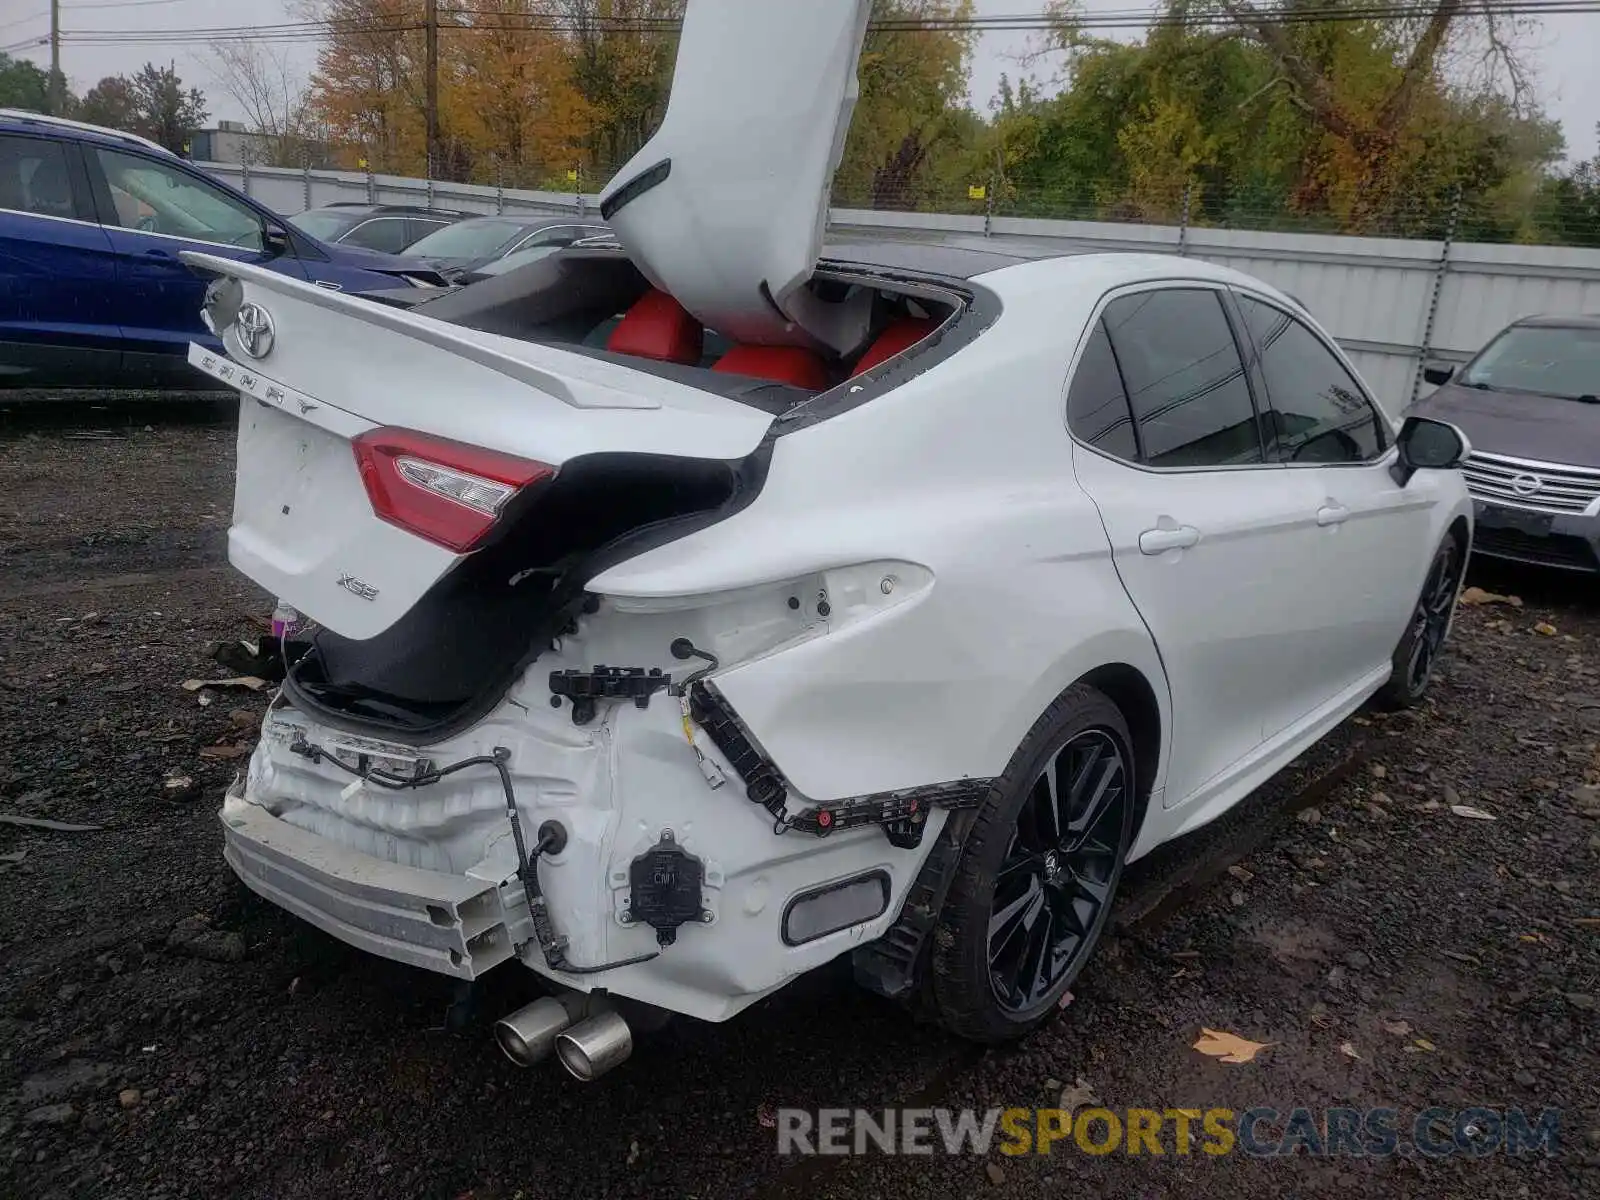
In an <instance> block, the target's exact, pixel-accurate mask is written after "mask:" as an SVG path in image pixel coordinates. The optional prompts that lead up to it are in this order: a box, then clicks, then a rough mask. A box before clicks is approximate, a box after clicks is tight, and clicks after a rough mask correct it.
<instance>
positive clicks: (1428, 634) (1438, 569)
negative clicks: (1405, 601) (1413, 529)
mask: <svg viewBox="0 0 1600 1200" xmlns="http://www.w3.org/2000/svg"><path fill="white" fill-rule="evenodd" d="M1466 567H1467V555H1466V547H1465V546H1463V545H1462V544H1461V540H1460V539H1459V538H1457V537H1456V535H1455V534H1453V533H1449V534H1446V535H1445V538H1444V541H1442V542H1440V543H1439V548H1438V549H1437V550H1435V551H1434V554H1433V561H1432V562H1431V563H1429V564H1428V574H1427V576H1426V578H1425V579H1424V581H1423V584H1422V592H1421V594H1420V595H1419V596H1418V597H1417V604H1416V607H1415V608H1413V609H1412V610H1411V617H1410V619H1409V620H1408V622H1407V623H1406V631H1405V633H1404V634H1402V635H1401V637H1400V643H1399V645H1397V646H1396V647H1395V648H1394V657H1393V659H1392V660H1391V661H1392V663H1393V669H1392V670H1391V671H1390V674H1389V680H1388V682H1387V683H1385V684H1384V685H1383V686H1382V687H1381V688H1379V689H1378V691H1377V693H1376V694H1375V695H1374V696H1373V698H1372V706H1373V707H1374V708H1377V709H1380V710H1382V711H1385V712H1398V711H1400V710H1401V709H1406V708H1413V707H1415V706H1416V705H1418V704H1420V703H1422V698H1423V697H1424V696H1426V695H1427V694H1428V685H1429V684H1430V683H1432V682H1433V673H1434V668H1435V667H1436V666H1437V665H1438V662H1439V656H1440V655H1441V654H1442V653H1443V652H1444V644H1445V638H1446V636H1447V635H1448V634H1449V632H1450V622H1451V621H1452V620H1453V619H1454V618H1455V610H1456V597H1457V596H1459V595H1460V594H1461V581H1462V579H1463V578H1464V577H1465V575H1466Z"/></svg>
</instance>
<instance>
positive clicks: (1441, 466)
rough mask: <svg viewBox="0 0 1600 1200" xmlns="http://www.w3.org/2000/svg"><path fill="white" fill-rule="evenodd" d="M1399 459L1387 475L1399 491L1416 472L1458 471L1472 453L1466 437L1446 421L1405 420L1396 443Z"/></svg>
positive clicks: (1470, 444) (1408, 418) (1421, 418)
mask: <svg viewBox="0 0 1600 1200" xmlns="http://www.w3.org/2000/svg"><path fill="white" fill-rule="evenodd" d="M1395 449H1396V450H1398V451H1399V453H1400V459H1399V461H1398V462H1396V463H1395V464H1394V466H1393V467H1392V468H1391V471H1390V473H1391V474H1392V475H1393V476H1394V480H1395V482H1396V483H1398V484H1399V485H1400V486H1401V487H1405V485H1406V484H1408V483H1410V482H1411V477H1412V476H1413V475H1415V474H1416V473H1417V472H1418V471H1448V470H1450V469H1451V468H1453V467H1459V466H1460V465H1461V464H1462V463H1464V462H1465V461H1466V460H1467V456H1468V455H1469V454H1471V453H1472V443H1471V442H1469V441H1467V435H1466V434H1464V433H1462V432H1461V430H1459V429H1457V428H1456V427H1455V426H1454V425H1451V424H1449V423H1448V422H1446V421H1434V420H1431V419H1429V418H1428V417H1407V418H1406V420H1405V424H1404V425H1402V426H1400V436H1399V437H1398V438H1396V439H1395Z"/></svg>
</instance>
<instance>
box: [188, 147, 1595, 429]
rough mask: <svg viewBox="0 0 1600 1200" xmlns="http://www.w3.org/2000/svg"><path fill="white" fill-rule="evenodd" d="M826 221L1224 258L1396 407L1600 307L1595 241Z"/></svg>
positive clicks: (504, 196)
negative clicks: (1507, 347) (1538, 332)
mask: <svg viewBox="0 0 1600 1200" xmlns="http://www.w3.org/2000/svg"><path fill="white" fill-rule="evenodd" d="M198 165H200V166H202V167H204V168H205V169H206V170H208V171H210V172H212V173H213V174H214V175H216V176H218V177H219V178H221V179H224V180H226V181H228V182H229V183H232V184H233V185H234V186H236V187H239V188H241V189H242V190H243V191H245V192H247V193H248V194H250V195H251V196H254V197H256V198H257V199H259V200H260V201H261V202H262V203H264V204H266V205H267V206H268V207H269V208H271V209H273V210H274V211H276V212H280V213H284V214H285V215H292V214H294V213H297V212H300V211H302V210H304V209H307V208H314V207H317V206H319V205H324V204H329V203H332V202H334V201H339V200H344V201H366V202H371V203H386V204H432V205H436V206H438V207H440V208H450V209H457V210H464V211H470V212H480V213H486V214H487V213H501V212H508V213H528V212H552V213H564V214H571V213H575V212H576V213H587V214H589V215H591V216H592V215H597V210H598V198H597V197H596V196H593V195H573V194H572V193H562V192H533V191H516V190H511V189H503V188H494V187H484V186H481V185H475V184H461V183H443V182H437V181H427V180H421V179H404V178H400V177H397V176H389V175H369V174H365V173H362V172H359V171H309V170H308V171H298V170H293V169H285V168H274V167H245V166H241V165H239V164H235V163H201V164H198ZM829 224H830V229H831V231H832V233H833V234H834V235H835V236H840V237H844V238H850V237H863V236H867V237H913V238H931V237H989V238H993V239H995V240H997V241H1011V240H1018V239H1022V240H1026V241H1028V242H1030V243H1034V244H1039V243H1044V244H1047V245H1051V246H1059V247H1060V248H1061V249H1062V250H1086V249H1094V250H1144V251H1156V252H1162V253H1171V254H1186V255H1191V256H1193V257H1196V258H1203V259H1206V260H1207V261H1210V262H1216V263H1222V264H1225V265H1227V266H1230V267H1233V268H1235V269H1237V270H1240V271H1244V272H1247V273H1249V274H1251V275H1254V276H1256V277H1257V278H1259V279H1263V280H1265V281H1267V282H1268V283H1270V284H1272V285H1273V286H1275V287H1277V288H1280V289H1281V290H1283V291H1285V292H1287V293H1289V294H1290V295H1292V296H1294V297H1295V298H1296V299H1297V300H1299V301H1300V302H1301V303H1302V304H1304V305H1305V306H1306V307H1307V308H1309V309H1310V310H1311V311H1312V312H1313V313H1315V314H1316V316H1317V318H1318V319H1319V320H1320V321H1321V322H1322V323H1323V324H1324V325H1325V326H1326V327H1327V329H1328V330H1329V332H1331V333H1332V334H1333V336H1334V337H1335V338H1337V339H1338V340H1339V342H1340V344H1341V345H1343V346H1344V347H1345V349H1346V350H1347V351H1348V352H1349V353H1350V355H1351V357H1352V358H1353V359H1354V361H1355V363H1356V365H1357V367H1359V368H1360V370H1361V372H1362V374H1363V375H1364V376H1365V377H1366V379H1367V381H1368V383H1369V384H1371V386H1372V387H1373V389H1374V390H1375V391H1376V392H1377V394H1378V395H1379V397H1380V398H1382V400H1383V401H1384V403H1385V404H1386V405H1387V406H1389V408H1390V410H1391V411H1392V412H1398V411H1399V410H1400V409H1402V408H1404V407H1405V406H1406V404H1408V403H1409V402H1410V401H1411V400H1412V399H1413V398H1414V397H1415V396H1417V395H1419V394H1421V393H1422V392H1423V391H1425V390H1426V385H1425V384H1423V383H1422V381H1421V365H1422V363H1423V361H1424V360H1427V361H1440V362H1461V361H1464V360H1465V359H1467V358H1468V357H1469V356H1470V355H1471V354H1472V353H1473V352H1474V351H1476V350H1477V349H1478V347H1480V346H1481V345H1483V343H1484V342H1485V341H1487V340H1488V338H1489V337H1490V336H1492V335H1493V334H1494V333H1496V332H1497V331H1498V330H1500V329H1501V328H1503V327H1504V326H1505V325H1507V324H1509V323H1510V322H1511V321H1514V320H1516V319H1517V318H1518V317H1522V316H1528V315H1531V314H1534V313H1574V312H1590V311H1600V250H1583V249H1573V248H1568V247H1558V246H1515V245H1488V244H1475V243H1466V242H1454V243H1451V242H1448V241H1443V242H1440V241H1421V240H1410V239H1401V238H1357V237H1342V236H1339V235H1334V234H1304V233H1267V232H1259V231H1245V230H1229V229H1213V228H1207V227H1199V226H1188V227H1182V226H1175V225H1130V224H1109V223H1103V222H1093V221H1057V220H1044V219H1039V218H1031V217H1003V216H996V217H992V218H990V217H984V216H981V215H979V216H961V215H949V214H939V213H902V212H875V211H870V210H863V209H833V210H831V211H830V213H829Z"/></svg>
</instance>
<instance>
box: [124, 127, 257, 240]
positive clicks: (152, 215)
mask: <svg viewBox="0 0 1600 1200" xmlns="http://www.w3.org/2000/svg"><path fill="white" fill-rule="evenodd" d="M94 153H95V156H96V157H97V158H98V159H99V160H100V167H101V169H102V170H103V171H105V174H106V183H107V184H109V185H110V187H111V203H112V204H113V205H115V207H116V213H115V216H116V219H115V221H112V222H108V223H109V224H116V225H120V226H122V228H124V229H139V230H143V231H144V232H145V233H164V234H167V235H168V236H170V237H181V238H193V239H194V240H195V241H197V242H217V243H220V244H222V245H224V246H242V247H244V248H245V249H248V250H259V249H261V233H262V228H261V218H260V217H259V216H257V215H256V212H255V210H254V209H253V208H251V207H250V206H249V205H247V204H244V203H243V202H241V201H239V200H236V199H234V198H233V197H232V196H230V195H228V193H227V192H225V191H223V190H222V189H221V188H219V187H216V186H214V185H212V184H209V183H207V182H205V181H204V180H202V179H200V178H199V177H197V176H194V175H191V174H189V173H188V172H187V171H184V170H181V169H179V168H178V167H175V166H172V165H170V164H168V163H164V162H157V161H156V160H155V159H150V158H141V157H140V156H138V155H136V154H124V153H122V152H121V151H120V150H99V149H97V150H95V152H94Z"/></svg>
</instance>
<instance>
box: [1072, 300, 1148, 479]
mask: <svg viewBox="0 0 1600 1200" xmlns="http://www.w3.org/2000/svg"><path fill="white" fill-rule="evenodd" d="M1067 425H1068V427H1069V428H1070V429H1071V430H1072V432H1073V434H1075V435H1076V436H1077V438H1078V440H1079V441H1081V442H1085V443H1087V444H1088V445H1090V446H1093V447H1094V448H1095V449H1096V450H1099V451H1101V452H1103V453H1105V454H1109V455H1111V456H1112V457H1113V458H1122V459H1127V460H1128V461H1130V462H1136V461H1138V458H1139V443H1138V440H1137V439H1136V438H1135V437H1134V434H1133V414H1132V413H1131V412H1130V411H1129V410H1128V393H1127V392H1126V390H1124V388H1123V386H1122V376H1121V375H1120V374H1119V373H1118V372H1117V359H1116V356H1115V355H1114V354H1112V353H1111V339H1110V338H1108V337H1107V336H1106V327H1105V323H1104V322H1102V321H1096V322H1095V323H1094V331H1093V332H1092V333H1091V334H1090V335H1089V342H1088V345H1086V346H1085V347H1084V348H1083V357H1082V358H1081V359H1079V360H1078V369H1077V370H1076V371H1074V372H1073V374H1072V386H1071V387H1070V388H1068V389H1067Z"/></svg>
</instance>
